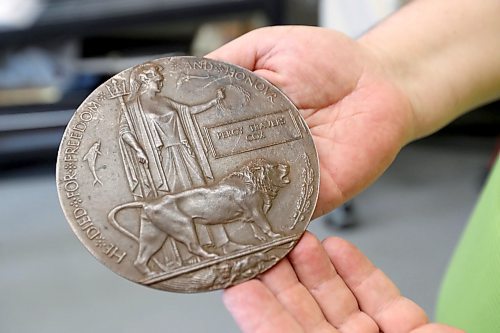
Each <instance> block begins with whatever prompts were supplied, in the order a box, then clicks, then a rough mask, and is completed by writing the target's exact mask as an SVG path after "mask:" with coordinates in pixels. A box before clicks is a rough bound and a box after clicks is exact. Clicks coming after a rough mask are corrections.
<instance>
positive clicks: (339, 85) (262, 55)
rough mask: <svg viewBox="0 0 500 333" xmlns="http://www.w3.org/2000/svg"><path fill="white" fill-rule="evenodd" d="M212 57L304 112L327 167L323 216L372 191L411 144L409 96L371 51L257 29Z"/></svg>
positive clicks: (299, 31) (333, 36)
mask: <svg viewBox="0 0 500 333" xmlns="http://www.w3.org/2000/svg"><path fill="white" fill-rule="evenodd" d="M332 49H333V50H336V51H335V52H333V53H330V54H329V53H327V52H325V50H332ZM209 57H212V58H216V59H220V60H224V61H228V62H233V63H236V64H238V65H240V66H243V67H246V68H248V69H250V70H253V71H254V72H255V73H256V74H258V75H260V76H262V77H264V78H266V79H268V80H269V81H271V82H272V83H273V84H275V85H276V86H278V87H279V88H280V89H282V90H283V91H284V92H285V94H287V95H288V96H289V97H290V98H291V99H292V101H293V102H294V103H295V105H296V106H297V107H298V108H299V110H300V111H301V112H302V114H303V116H304V118H305V119H306V122H307V124H308V126H309V127H310V130H311V133H312V135H313V138H314V140H315V143H316V148H317V150H318V154H319V160H320V166H321V184H320V195H319V201H318V205H317V207H316V215H320V214H323V213H326V212H328V211H329V210H331V209H332V208H334V207H335V206H337V205H339V204H340V203H342V202H343V201H345V200H347V199H348V198H350V197H352V196H353V195H354V194H356V193H357V192H359V191H360V190H362V189H364V188H365V187H366V186H368V185H369V184H370V183H371V182H372V181H373V180H374V179H375V178H376V177H377V176H379V175H380V174H381V172H382V171H383V170H385V168H386V167H387V166H388V165H389V163H390V162H391V161H392V159H393V158H394V156H395V155H396V153H397V152H398V151H399V149H400V148H401V146H402V145H403V144H404V143H405V142H406V139H407V135H408V127H409V126H408V125H407V124H408V123H409V122H410V118H409V117H410V114H411V109H410V107H409V103H408V102H407V99H406V97H405V96H404V95H403V94H402V93H401V92H400V91H399V90H398V89H397V88H396V87H395V86H394V85H393V84H391V82H390V80H389V79H387V78H384V75H383V74H382V73H383V72H382V69H380V68H379V66H378V64H377V62H376V60H375V58H374V57H372V56H371V55H370V54H369V53H368V52H367V50H365V49H364V48H363V47H361V46H360V45H359V44H357V43H356V42H354V41H352V40H350V39H348V38H347V37H345V36H343V35H341V34H339V33H336V32H333V31H329V30H325V29H320V28H312V27H307V28H306V27H300V28H297V27H280V28H271V29H266V30H257V31H255V32H253V33H250V34H248V35H246V36H244V37H242V38H240V39H239V40H236V41H234V42H232V43H229V44H228V45H226V46H225V47H223V48H221V49H219V50H217V51H215V52H214V53H212V54H210V55H209Z"/></svg>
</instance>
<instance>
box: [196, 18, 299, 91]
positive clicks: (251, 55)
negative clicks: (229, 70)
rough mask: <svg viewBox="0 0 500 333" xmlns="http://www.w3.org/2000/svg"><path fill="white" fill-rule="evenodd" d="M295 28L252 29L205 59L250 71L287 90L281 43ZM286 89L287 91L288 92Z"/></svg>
mask: <svg viewBox="0 0 500 333" xmlns="http://www.w3.org/2000/svg"><path fill="white" fill-rule="evenodd" d="M291 29H292V27H287V26H283V27H265V28H259V29H256V30H252V31H250V32H248V33H246V34H244V35H243V36H241V37H238V38H236V39H235V40H233V41H231V42H229V43H227V44H225V45H223V46H221V47H220V48H218V49H217V50H215V51H213V52H211V53H209V54H207V55H206V56H205V57H206V58H209V59H213V60H218V61H224V62H228V63H231V64H234V65H237V66H240V67H243V68H246V69H248V70H250V71H252V72H254V73H255V74H256V75H258V76H260V77H262V78H264V79H266V80H268V81H269V82H271V83H272V84H274V85H275V86H278V87H280V88H282V89H284V87H283V85H284V79H283V76H282V75H281V74H280V73H279V71H280V69H279V61H277V58H278V57H279V53H280V52H279V46H277V45H279V42H280V40H282V38H283V37H284V36H285V35H286V34H288V33H289V32H290V30H291ZM285 90H286V89H285Z"/></svg>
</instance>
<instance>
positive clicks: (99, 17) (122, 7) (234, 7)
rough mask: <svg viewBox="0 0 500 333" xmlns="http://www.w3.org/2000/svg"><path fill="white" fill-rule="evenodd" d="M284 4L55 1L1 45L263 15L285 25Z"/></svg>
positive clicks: (263, 0) (274, 0) (273, 0)
mask: <svg viewBox="0 0 500 333" xmlns="http://www.w3.org/2000/svg"><path fill="white" fill-rule="evenodd" d="M283 6H284V1H283V0H142V1H137V0H106V1H103V0H86V1H80V0H52V1H49V2H48V5H47V7H46V9H45V10H44V12H43V13H42V14H41V16H40V18H39V19H38V20H37V21H36V23H35V24H34V25H33V26H31V27H29V28H27V29H21V30H11V31H2V32H0V44H2V45H19V44H27V43H39V42H41V41H45V40H57V41H60V40H61V39H69V38H75V37H78V36H85V35H91V34H94V33H98V32H109V33H112V32H117V31H119V30H121V29H130V28H131V27H134V26H141V25H145V24H147V25H151V24H153V23H164V22H173V21H182V20H191V19H200V18H205V19H207V18H210V19H215V18H217V17H221V16H227V15H231V14H238V13H242V12H249V11H261V12H264V13H265V15H266V16H267V17H268V18H269V20H270V22H271V24H273V25H274V24H282V23H283V12H284V11H283Z"/></svg>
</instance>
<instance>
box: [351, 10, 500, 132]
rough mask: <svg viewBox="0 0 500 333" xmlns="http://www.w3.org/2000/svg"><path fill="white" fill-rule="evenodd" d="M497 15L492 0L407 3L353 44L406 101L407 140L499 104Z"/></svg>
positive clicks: (499, 29) (499, 74)
mask: <svg viewBox="0 0 500 333" xmlns="http://www.w3.org/2000/svg"><path fill="white" fill-rule="evenodd" d="M499 9H500V6H499V4H498V1H496V0H485V1H483V2H481V3H474V2H470V1H467V0H445V1H440V2H435V1H430V0H420V1H413V2H411V3H410V4H408V5H407V6H405V7H404V8H402V9H401V10H399V11H398V12H397V13H396V14H394V15H392V16H391V17H390V18H388V19H387V20H385V21H384V22H382V23H381V24H379V25H378V26H376V27H375V28H373V29H372V30H370V31H369V32H368V33H366V34H365V35H364V36H362V37H361V38H360V39H359V42H360V44H362V45H364V46H365V47H366V48H367V49H369V50H370V52H371V53H372V54H373V55H374V57H375V58H376V59H377V62H378V63H379V64H380V67H381V68H382V69H383V71H384V75H387V77H388V78H389V79H390V80H391V81H393V82H394V84H395V85H396V86H397V87H399V89H400V90H401V91H402V92H403V93H404V94H405V95H406V96H407V97H408V100H409V101H410V104H411V109H412V113H413V115H414V138H413V139H417V138H420V137H423V136H425V135H428V134H431V133H433V132H435V131H437V130H439V129H440V128H442V127H443V126H445V125H446V124H448V123H449V122H451V121H452V120H454V119H455V118H457V117H459V116H460V115H462V114H463V113H465V112H467V111H469V110H472V109H473V108H476V107H477V106H479V105H481V104H484V103H487V102H489V101H492V100H495V99H497V98H500V89H499V88H500V57H498V54H499V52H500V44H498V43H496V41H497V39H498V33H500V23H499V22H500V21H498V19H497V16H498V15H497V13H498V10H499ZM443 13H446V16H444V15H443ZM478 18H481V19H478ZM445 19H446V20H445Z"/></svg>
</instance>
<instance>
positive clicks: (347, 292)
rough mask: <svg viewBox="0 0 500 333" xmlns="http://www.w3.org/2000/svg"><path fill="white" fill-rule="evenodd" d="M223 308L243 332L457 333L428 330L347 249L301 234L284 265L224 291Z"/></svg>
mask: <svg viewBox="0 0 500 333" xmlns="http://www.w3.org/2000/svg"><path fill="white" fill-rule="evenodd" d="M224 303H225V304H226V306H227V307H228V309H229V311H231V313H232V315H233V316H234V318H235V320H236V322H237V323H238V325H239V326H240V328H241V329H242V330H243V331H244V332H252V333H253V332H259V333H264V332H290V333H294V332H332V333H335V332H343V333H349V332H367V333H370V332H377V333H378V332H380V331H382V332H386V333H391V332H413V333H417V332H418V333H431V332H436V333H437V332H439V333H458V332H461V331H460V330H457V329H454V328H451V327H447V326H444V325H438V324H428V323H427V317H426V315H425V313H424V312H423V310H422V309H421V308H420V307H418V306H417V305H416V304H415V303H413V302H412V301H410V300H409V299H407V298H404V297H402V296H401V295H400V293H399V291H398V289H397V288H396V286H395V285H394V284H393V283H392V282H391V281H390V280H389V279H388V278H387V277H386V276H385V275H384V273H382V272H381V271H380V270H378V269H377V268H376V267H375V266H373V264H372V263H371V262H370V261H369V260H368V259H367V258H366V257H365V256H364V255H363V254H362V253H361V252H360V251H359V250H358V249H356V248H355V247H354V246H353V245H351V244H349V243H347V242H346V241H343V240H341V239H339V238H329V239H327V240H326V241H325V242H323V244H321V243H320V242H319V241H318V240H317V239H316V238H315V237H314V236H312V235H311V234H309V233H306V234H305V235H304V237H303V238H302V239H301V241H300V242H299V243H298V244H297V246H296V247H295V248H294V249H293V250H292V252H291V253H290V254H289V256H288V258H287V259H283V260H282V261H280V263H278V264H277V265H276V266H275V267H273V268H272V269H271V270H269V271H268V272H266V273H264V274H263V275H262V276H261V277H260V279H259V280H252V281H249V282H245V283H243V284H240V285H237V286H235V287H232V288H230V289H228V290H226V291H225V293H224Z"/></svg>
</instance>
